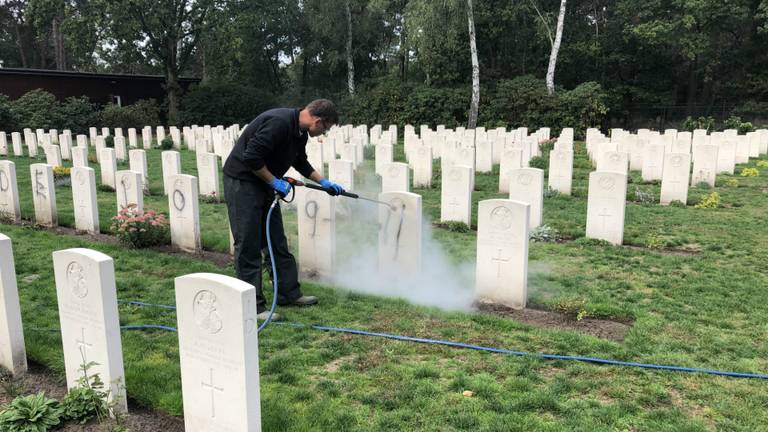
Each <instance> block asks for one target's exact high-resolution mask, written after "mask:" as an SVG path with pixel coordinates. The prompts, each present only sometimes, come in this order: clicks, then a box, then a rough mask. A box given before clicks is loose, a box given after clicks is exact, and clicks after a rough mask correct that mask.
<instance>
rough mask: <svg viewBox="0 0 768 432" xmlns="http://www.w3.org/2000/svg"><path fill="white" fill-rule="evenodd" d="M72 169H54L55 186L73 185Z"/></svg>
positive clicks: (60, 167)
mask: <svg viewBox="0 0 768 432" xmlns="http://www.w3.org/2000/svg"><path fill="white" fill-rule="evenodd" d="M71 171H72V169H71V168H67V167H63V166H56V167H53V184H55V185H56V186H66V185H69V184H71V180H72V178H71V177H70V175H69V174H70V172H71Z"/></svg>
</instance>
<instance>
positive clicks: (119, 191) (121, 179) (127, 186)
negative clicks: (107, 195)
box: [115, 170, 144, 213]
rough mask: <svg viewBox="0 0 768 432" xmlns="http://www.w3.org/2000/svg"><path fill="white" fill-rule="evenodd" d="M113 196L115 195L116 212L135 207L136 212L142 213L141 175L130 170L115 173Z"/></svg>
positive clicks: (142, 192)
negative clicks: (132, 205) (131, 206)
mask: <svg viewBox="0 0 768 432" xmlns="http://www.w3.org/2000/svg"><path fill="white" fill-rule="evenodd" d="M115 182H116V187H115V194H116V195H117V211H118V212H119V211H120V210H122V209H124V208H127V207H128V206H130V205H131V204H135V205H136V211H137V212H139V213H141V212H143V211H144V190H143V188H142V180H141V173H138V172H136V171H131V170H121V171H117V172H116V173H115Z"/></svg>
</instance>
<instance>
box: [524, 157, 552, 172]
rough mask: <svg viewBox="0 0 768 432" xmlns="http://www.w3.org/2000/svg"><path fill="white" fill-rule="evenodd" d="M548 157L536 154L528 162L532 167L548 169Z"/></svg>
mask: <svg viewBox="0 0 768 432" xmlns="http://www.w3.org/2000/svg"><path fill="white" fill-rule="evenodd" d="M547 163H548V161H547V158H545V157H544V156H534V157H532V158H531V160H530V161H529V162H528V166H529V167H531V168H538V169H547Z"/></svg>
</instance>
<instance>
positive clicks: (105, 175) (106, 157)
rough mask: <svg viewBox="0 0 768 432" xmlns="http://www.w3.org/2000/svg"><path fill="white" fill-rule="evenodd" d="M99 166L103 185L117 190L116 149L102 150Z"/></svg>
mask: <svg viewBox="0 0 768 432" xmlns="http://www.w3.org/2000/svg"><path fill="white" fill-rule="evenodd" d="M99 166H100V167H101V184H102V185H104V186H109V187H111V188H112V189H114V190H117V187H115V184H116V183H115V173H116V172H117V159H116V158H115V149H111V148H103V149H101V163H100V164H99Z"/></svg>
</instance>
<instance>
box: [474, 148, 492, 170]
mask: <svg viewBox="0 0 768 432" xmlns="http://www.w3.org/2000/svg"><path fill="white" fill-rule="evenodd" d="M475 169H476V171H477V172H479V173H489V172H491V171H493V142H492V141H489V140H479V141H477V144H476V148H475Z"/></svg>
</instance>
